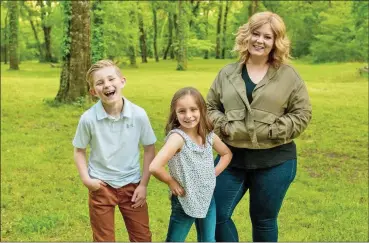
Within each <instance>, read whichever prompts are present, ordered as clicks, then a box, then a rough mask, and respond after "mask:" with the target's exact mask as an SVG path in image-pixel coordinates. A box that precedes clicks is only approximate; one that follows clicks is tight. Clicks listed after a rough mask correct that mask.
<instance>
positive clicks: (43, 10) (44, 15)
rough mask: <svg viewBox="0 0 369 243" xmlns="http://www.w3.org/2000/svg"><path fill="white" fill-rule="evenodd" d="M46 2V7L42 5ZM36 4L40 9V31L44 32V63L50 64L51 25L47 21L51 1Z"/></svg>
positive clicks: (39, 1)
mask: <svg viewBox="0 0 369 243" xmlns="http://www.w3.org/2000/svg"><path fill="white" fill-rule="evenodd" d="M44 2H46V6H45V5H44ZM38 4H39V6H40V7H41V24H42V30H43V32H44V39H45V58H44V61H45V62H52V61H54V60H53V57H52V55H51V35H50V34H51V24H50V20H49V16H50V13H51V0H47V1H43V0H38Z"/></svg>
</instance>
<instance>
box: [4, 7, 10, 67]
mask: <svg viewBox="0 0 369 243" xmlns="http://www.w3.org/2000/svg"><path fill="white" fill-rule="evenodd" d="M8 13H9V10H8V11H7V12H6V16H5V27H4V64H8V45H9V42H8V41H9V40H8V33H9V26H8Z"/></svg>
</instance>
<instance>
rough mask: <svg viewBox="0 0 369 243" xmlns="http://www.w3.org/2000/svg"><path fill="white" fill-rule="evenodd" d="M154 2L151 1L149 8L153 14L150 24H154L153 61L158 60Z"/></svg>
mask: <svg viewBox="0 0 369 243" xmlns="http://www.w3.org/2000/svg"><path fill="white" fill-rule="evenodd" d="M156 4H157V3H156V2H152V3H151V8H152V16H153V20H152V24H153V26H154V37H153V39H154V43H153V45H154V56H155V61H156V62H159V55H158V45H157V36H158V24H157V18H156V7H157V6H156Z"/></svg>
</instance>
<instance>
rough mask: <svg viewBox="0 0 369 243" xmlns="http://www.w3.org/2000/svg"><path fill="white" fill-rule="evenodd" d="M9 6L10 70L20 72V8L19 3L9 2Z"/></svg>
mask: <svg viewBox="0 0 369 243" xmlns="http://www.w3.org/2000/svg"><path fill="white" fill-rule="evenodd" d="M8 4H9V66H10V70H18V69H19V65H18V64H19V53H18V31H19V30H18V28H19V20H18V17H19V7H18V2H17V1H9V3H8Z"/></svg>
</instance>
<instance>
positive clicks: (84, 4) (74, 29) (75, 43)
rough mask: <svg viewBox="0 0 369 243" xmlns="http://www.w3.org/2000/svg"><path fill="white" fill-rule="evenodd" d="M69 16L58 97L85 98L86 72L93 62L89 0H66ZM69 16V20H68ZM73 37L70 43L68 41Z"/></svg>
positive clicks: (64, 99)
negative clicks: (91, 55) (69, 0)
mask: <svg viewBox="0 0 369 243" xmlns="http://www.w3.org/2000/svg"><path fill="white" fill-rule="evenodd" d="M64 5H65V6H66V7H67V8H68V9H67V10H69V11H68V12H69V14H70V16H68V14H67V15H65V18H66V19H67V21H69V23H68V24H67V26H66V27H67V28H66V29H67V32H66V33H65V35H66V36H65V38H64V39H65V40H66V42H65V43H64V44H65V45H66V46H65V48H66V50H64V55H63V60H64V65H63V70H62V73H61V76H60V88H59V91H58V94H57V96H56V98H55V99H56V100H57V101H61V102H71V101H72V102H73V101H77V100H79V99H80V98H85V97H86V94H87V90H88V86H87V82H86V80H85V76H86V72H87V70H88V68H89V67H90V65H91V60H90V41H86V40H90V2H89V1H88V0H83V1H71V2H64ZM68 19H70V20H68ZM68 39H70V43H68Z"/></svg>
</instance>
